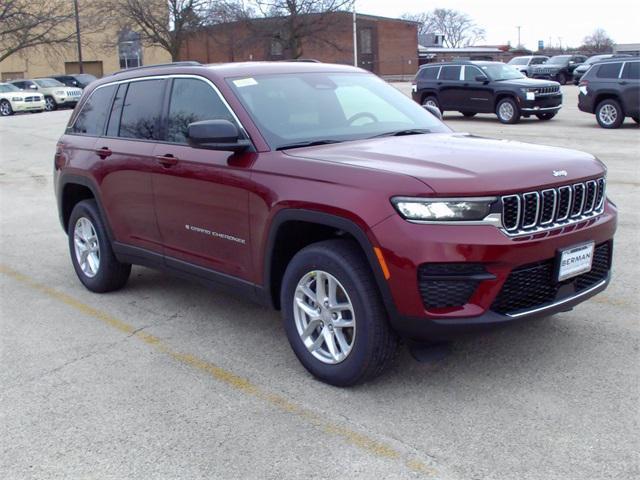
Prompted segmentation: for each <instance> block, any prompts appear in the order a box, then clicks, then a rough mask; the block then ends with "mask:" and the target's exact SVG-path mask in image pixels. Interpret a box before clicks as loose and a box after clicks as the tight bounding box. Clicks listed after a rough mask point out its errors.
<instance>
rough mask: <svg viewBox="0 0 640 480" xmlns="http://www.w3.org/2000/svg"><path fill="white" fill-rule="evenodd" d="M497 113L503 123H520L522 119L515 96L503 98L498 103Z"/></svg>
mask: <svg viewBox="0 0 640 480" xmlns="http://www.w3.org/2000/svg"><path fill="white" fill-rule="evenodd" d="M496 115H497V116H498V120H500V122H502V123H507V124H514V123H518V122H519V121H520V107H518V104H517V103H516V101H515V100H514V99H513V98H503V99H502V100H500V101H499V102H498V105H496Z"/></svg>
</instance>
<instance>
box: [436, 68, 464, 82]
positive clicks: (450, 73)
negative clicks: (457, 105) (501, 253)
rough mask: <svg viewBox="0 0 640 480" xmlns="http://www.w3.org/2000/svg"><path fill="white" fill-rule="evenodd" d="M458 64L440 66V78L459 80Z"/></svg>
mask: <svg viewBox="0 0 640 480" xmlns="http://www.w3.org/2000/svg"><path fill="white" fill-rule="evenodd" d="M460 68H461V67H459V66H448V67H442V70H440V80H460Z"/></svg>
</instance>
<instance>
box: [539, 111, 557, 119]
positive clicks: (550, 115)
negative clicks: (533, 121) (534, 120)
mask: <svg viewBox="0 0 640 480" xmlns="http://www.w3.org/2000/svg"><path fill="white" fill-rule="evenodd" d="M556 113H557V112H553V113H537V114H536V117H538V120H551V119H552V118H553V117H555V116H556Z"/></svg>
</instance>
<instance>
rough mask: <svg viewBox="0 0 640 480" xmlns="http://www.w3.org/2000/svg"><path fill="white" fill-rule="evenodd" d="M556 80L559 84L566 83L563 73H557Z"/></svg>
mask: <svg viewBox="0 0 640 480" xmlns="http://www.w3.org/2000/svg"><path fill="white" fill-rule="evenodd" d="M556 80H557V82H558V83H559V84H560V85H566V84H567V76H566V75H565V74H564V73H559V74H558V75H557V77H556Z"/></svg>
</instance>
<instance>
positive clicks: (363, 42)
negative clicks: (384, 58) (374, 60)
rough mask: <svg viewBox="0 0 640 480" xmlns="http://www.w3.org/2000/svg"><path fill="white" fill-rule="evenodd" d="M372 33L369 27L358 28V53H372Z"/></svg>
mask: <svg viewBox="0 0 640 480" xmlns="http://www.w3.org/2000/svg"><path fill="white" fill-rule="evenodd" d="M372 38H373V33H372V31H371V29H370V28H363V29H362V30H360V53H362V54H364V55H369V54H372V53H373V45H372V43H373V42H372Z"/></svg>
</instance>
